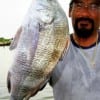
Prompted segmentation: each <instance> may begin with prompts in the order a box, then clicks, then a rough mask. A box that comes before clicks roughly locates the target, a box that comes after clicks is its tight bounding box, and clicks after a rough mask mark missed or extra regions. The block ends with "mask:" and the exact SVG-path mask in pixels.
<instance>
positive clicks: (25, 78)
mask: <svg viewBox="0 0 100 100" xmlns="http://www.w3.org/2000/svg"><path fill="white" fill-rule="evenodd" d="M68 33H69V28H68V21H67V17H66V14H65V12H64V11H63V9H62V8H61V7H60V5H59V3H58V2H57V0H33V1H32V4H31V6H30V8H29V10H28V13H27V14H26V17H25V19H24V21H23V23H22V25H21V28H20V29H19V30H18V32H17V34H16V35H15V37H14V39H13V41H12V43H11V45H10V49H15V56H14V61H13V63H12V66H11V68H10V69H9V72H8V78H7V79H8V90H9V92H10V93H11V95H10V100H29V98H30V97H32V96H33V95H35V94H36V93H37V91H39V90H40V89H41V88H42V86H43V85H44V84H45V83H46V82H47V81H48V79H49V77H50V75H51V73H52V71H53V69H54V68H55V65H56V64H57V62H58V61H59V59H60V58H61V55H62V54H63V51H64V49H65V47H67V48H68V44H69V35H68Z"/></svg>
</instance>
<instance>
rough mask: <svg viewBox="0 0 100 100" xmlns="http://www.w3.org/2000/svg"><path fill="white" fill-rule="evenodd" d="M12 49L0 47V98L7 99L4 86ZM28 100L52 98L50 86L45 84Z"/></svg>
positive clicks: (48, 99)
mask: <svg viewBox="0 0 100 100" xmlns="http://www.w3.org/2000/svg"><path fill="white" fill-rule="evenodd" d="M12 57H13V51H9V49H8V47H0V100H9V93H8V91H7V86H6V78H7V71H8V69H9V67H10V66H11V62H12V61H13V59H12ZM30 100H54V99H53V93H52V88H51V87H50V86H49V85H48V84H47V86H46V87H45V88H44V89H43V90H42V91H40V92H39V93H38V94H37V95H35V96H34V97H32V98H31V99H30Z"/></svg>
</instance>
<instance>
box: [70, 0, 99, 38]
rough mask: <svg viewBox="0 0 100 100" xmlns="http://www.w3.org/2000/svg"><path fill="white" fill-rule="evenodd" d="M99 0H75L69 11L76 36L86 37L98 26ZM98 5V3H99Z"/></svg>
mask: <svg viewBox="0 0 100 100" xmlns="http://www.w3.org/2000/svg"><path fill="white" fill-rule="evenodd" d="M98 1H99V3H100V0H75V2H74V3H73V5H72V9H71V10H70V12H69V15H70V17H71V18H72V24H73V28H74V31H75V33H76V34H77V36H79V37H82V38H88V37H89V36H91V34H93V32H96V31H97V29H98V28H99V26H100V8H99V7H98ZM99 6H100V5H99Z"/></svg>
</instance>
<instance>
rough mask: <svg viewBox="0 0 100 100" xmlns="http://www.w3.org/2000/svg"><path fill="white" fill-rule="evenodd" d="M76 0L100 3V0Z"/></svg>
mask: <svg viewBox="0 0 100 100" xmlns="http://www.w3.org/2000/svg"><path fill="white" fill-rule="evenodd" d="M73 1H74V2H86V3H98V4H100V0H73Z"/></svg>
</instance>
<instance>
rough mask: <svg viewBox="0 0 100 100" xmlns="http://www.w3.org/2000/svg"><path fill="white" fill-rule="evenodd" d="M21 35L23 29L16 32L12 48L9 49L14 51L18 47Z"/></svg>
mask: <svg viewBox="0 0 100 100" xmlns="http://www.w3.org/2000/svg"><path fill="white" fill-rule="evenodd" d="M21 33H22V27H20V28H19V29H18V31H17V32H16V34H15V37H14V38H13V40H12V42H11V44H10V47H9V49H10V50H13V49H15V48H16V47H17V44H18V41H19V38H20V35H21Z"/></svg>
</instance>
